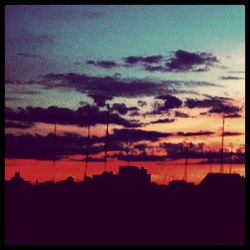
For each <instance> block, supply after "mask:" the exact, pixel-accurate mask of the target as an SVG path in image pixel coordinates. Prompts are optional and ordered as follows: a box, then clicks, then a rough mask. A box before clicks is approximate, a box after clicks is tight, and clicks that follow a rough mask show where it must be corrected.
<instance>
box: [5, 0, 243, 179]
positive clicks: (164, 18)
mask: <svg viewBox="0 0 250 250" xmlns="http://www.w3.org/2000/svg"><path fill="white" fill-rule="evenodd" d="M87 104H90V105H91V107H90V115H88V112H87V107H86V105H87ZM106 104H109V105H110V108H111V113H110V131H109V143H108V150H109V165H110V167H111V168H112V162H116V163H117V164H120V162H122V161H125V162H126V161H127V160H130V161H131V162H140V165H143V164H144V163H145V164H146V165H147V164H149V163H151V166H152V168H153V165H154V164H156V163H157V162H162V161H168V162H169V161H178V160H182V159H183V152H184V151H183V147H184V142H188V143H191V142H192V143H193V144H192V146H190V151H192V152H193V153H195V154H194V155H196V156H195V157H194V158H196V160H201V161H202V160H204V159H207V155H206V153H207V152H219V150H220V143H221V127H222V116H223V112H225V134H224V135H225V138H224V143H225V149H228V150H229V149H230V144H231V143H232V144H233V148H234V151H236V150H237V149H239V148H240V147H243V146H244V145H245V8H244V6H241V5H231V6H230V5H224V6H220V5H215V6H210V5H209V6H206V5H201V6H199V5H196V6H183V5H182V6H174V5H169V6H168V5H165V6H161V5H158V6H152V5H149V6H146V5H145V6H126V5H120V6H88V5H86V6H82V5H75V6H71V5H67V6H66V5H65V6H64V5H61V6H54V5H43V6H39V5H29V6H22V5H19V6H17V5H12V6H11V5H9V6H6V7H5V141H6V143H5V146H6V150H5V157H6V169H8V167H11V166H12V165H13V164H14V165H15V166H16V167H18V166H20V165H21V164H25V165H26V166H27V167H30V166H33V165H40V166H44V163H48V162H49V161H51V160H52V159H53V153H52V151H53V143H54V138H53V131H54V123H55V122H56V123H57V146H56V157H57V161H58V162H59V163H58V164H59V165H60V164H64V166H66V165H67V174H65V175H72V174H73V167H72V168H70V166H72V165H74V164H82V160H83V158H84V157H85V156H84V154H85V151H86V136H87V130H86V126H87V124H88V122H90V123H91V128H90V131H91V132H90V133H91V146H90V157H91V161H92V163H91V164H93V165H95V164H96V165H98V164H99V165H100V164H102V165H103V162H100V161H101V160H102V159H103V157H104V143H105V138H104V136H105V133H106V119H107V108H106ZM126 149H129V152H127V151H128V150H127V151H126ZM34 162H35V163H34ZM50 164H51V163H50ZM114 164H115V163H114ZM37 169H38V168H37ZM41 169H42V167H41V168H40V170H39V171H41V173H40V176H41V175H42V172H43V171H42V170H41ZM70 169H72V172H71V170H70ZM64 170H65V169H64ZM32 171H34V172H36V174H37V170H34V169H33V170H32V169H30V170H29V173H30V175H32ZM44 171H45V170H44ZM59 172H60V171H59ZM6 173H7V174H6V178H9V177H10V175H12V174H13V172H8V170H7V171H6ZM8 173H9V175H8ZM44 179H46V178H44Z"/></svg>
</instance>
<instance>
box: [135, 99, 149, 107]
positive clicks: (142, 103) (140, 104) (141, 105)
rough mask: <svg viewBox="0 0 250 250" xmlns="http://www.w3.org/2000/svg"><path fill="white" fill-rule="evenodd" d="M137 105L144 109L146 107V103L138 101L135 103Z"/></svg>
mask: <svg viewBox="0 0 250 250" xmlns="http://www.w3.org/2000/svg"><path fill="white" fill-rule="evenodd" d="M137 104H138V105H139V106H140V107H144V106H146V105H147V102H145V101H142V100H138V101H137Z"/></svg>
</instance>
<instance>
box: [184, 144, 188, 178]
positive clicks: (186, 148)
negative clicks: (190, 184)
mask: <svg viewBox="0 0 250 250" xmlns="http://www.w3.org/2000/svg"><path fill="white" fill-rule="evenodd" d="M187 166H188V144H186V146H185V175H184V180H185V181H186V182H187Z"/></svg>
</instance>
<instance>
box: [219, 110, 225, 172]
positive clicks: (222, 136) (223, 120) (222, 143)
mask: <svg viewBox="0 0 250 250" xmlns="http://www.w3.org/2000/svg"><path fill="white" fill-rule="evenodd" d="M224 127H225V112H224V113H223V117H222V133H221V161H220V173H221V174H223V172H224V166H223V153H224V152H223V151H224Z"/></svg>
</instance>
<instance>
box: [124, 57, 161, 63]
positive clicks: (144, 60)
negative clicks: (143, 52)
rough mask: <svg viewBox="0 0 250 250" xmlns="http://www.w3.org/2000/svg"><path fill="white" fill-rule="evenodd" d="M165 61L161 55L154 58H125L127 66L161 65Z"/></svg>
mask: <svg viewBox="0 0 250 250" xmlns="http://www.w3.org/2000/svg"><path fill="white" fill-rule="evenodd" d="M162 59H163V56H161V55H154V56H128V57H125V58H124V61H125V63H127V64H137V63H148V64H151V63H159V62H161V60H162Z"/></svg>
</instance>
